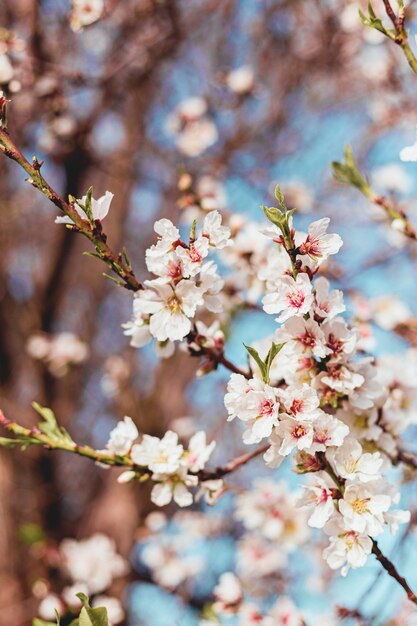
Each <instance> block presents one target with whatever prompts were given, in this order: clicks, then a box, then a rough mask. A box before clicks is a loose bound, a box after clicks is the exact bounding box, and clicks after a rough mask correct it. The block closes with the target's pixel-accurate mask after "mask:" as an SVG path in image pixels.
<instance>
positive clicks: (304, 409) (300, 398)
mask: <svg viewBox="0 0 417 626" xmlns="http://www.w3.org/2000/svg"><path fill="white" fill-rule="evenodd" d="M279 396H280V399H281V402H282V405H283V406H282V411H283V413H284V414H285V416H287V417H290V418H292V419H294V420H297V421H300V422H305V421H307V422H308V421H310V422H311V421H313V420H315V419H316V418H317V417H319V416H320V415H321V414H322V411H321V409H320V408H319V405H320V399H319V397H318V395H317V392H316V391H315V389H312V388H311V387H310V386H309V385H307V384H306V383H304V384H303V385H300V386H288V387H287V388H286V389H282V390H280V394H279Z"/></svg>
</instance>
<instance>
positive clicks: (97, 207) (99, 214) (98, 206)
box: [55, 191, 114, 224]
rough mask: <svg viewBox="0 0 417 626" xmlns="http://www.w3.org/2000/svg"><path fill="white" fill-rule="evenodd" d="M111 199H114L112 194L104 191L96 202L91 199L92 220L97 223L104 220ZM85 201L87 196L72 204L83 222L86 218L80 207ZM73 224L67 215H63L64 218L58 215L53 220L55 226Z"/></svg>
mask: <svg viewBox="0 0 417 626" xmlns="http://www.w3.org/2000/svg"><path fill="white" fill-rule="evenodd" d="M113 198H114V194H113V193H111V192H110V191H106V193H105V194H104V196H100V198H99V199H98V200H96V199H95V198H91V212H92V214H93V219H94V220H99V221H101V220H104V218H105V217H106V215H107V214H108V212H109V210H110V204H111V201H112V200H113ZM86 201H87V196H83V197H82V198H81V200H77V201H76V202H74V204H73V208H74V209H75V210H76V211H77V213H78V215H79V216H80V217H81V219H83V220H85V219H86V217H87V215H86V213H85V211H84V209H83V208H82V206H85V203H86ZM78 203H79V204H78ZM80 205H82V206H80ZM73 223H74V222H73V220H72V219H71V218H70V217H68V215H64V216H62V215H58V216H57V217H56V218H55V224H73Z"/></svg>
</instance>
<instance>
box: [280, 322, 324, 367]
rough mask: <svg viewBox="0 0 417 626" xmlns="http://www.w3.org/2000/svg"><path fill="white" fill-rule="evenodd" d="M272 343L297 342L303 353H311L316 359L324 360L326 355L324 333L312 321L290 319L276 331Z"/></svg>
mask: <svg viewBox="0 0 417 626" xmlns="http://www.w3.org/2000/svg"><path fill="white" fill-rule="evenodd" d="M274 341H275V342H276V343H284V342H287V341H294V342H297V344H298V345H299V346H300V347H301V349H302V350H303V352H307V353H309V352H311V353H312V354H313V355H314V356H315V357H317V358H324V357H325V356H326V354H327V353H328V349H327V348H326V345H325V337H324V333H323V331H322V330H321V328H320V326H319V325H318V324H317V322H315V321H314V320H313V319H308V320H305V319H304V318H302V317H291V318H290V319H289V320H287V321H286V322H285V324H284V325H283V326H282V327H281V328H279V329H278V330H277V331H276V333H275V335H274Z"/></svg>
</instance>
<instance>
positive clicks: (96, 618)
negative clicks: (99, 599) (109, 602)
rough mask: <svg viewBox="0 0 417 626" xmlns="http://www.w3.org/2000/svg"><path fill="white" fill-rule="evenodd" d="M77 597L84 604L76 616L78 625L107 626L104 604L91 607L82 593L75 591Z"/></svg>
mask: <svg viewBox="0 0 417 626" xmlns="http://www.w3.org/2000/svg"><path fill="white" fill-rule="evenodd" d="M77 597H78V598H79V599H80V600H81V602H82V603H83V605H84V606H83V608H82V609H81V613H80V617H79V618H78V619H79V626H109V620H108V617H107V609H106V608H105V607H104V606H98V607H96V608H94V609H92V608H91V606H90V604H89V601H88V598H87V596H86V595H85V594H84V593H77Z"/></svg>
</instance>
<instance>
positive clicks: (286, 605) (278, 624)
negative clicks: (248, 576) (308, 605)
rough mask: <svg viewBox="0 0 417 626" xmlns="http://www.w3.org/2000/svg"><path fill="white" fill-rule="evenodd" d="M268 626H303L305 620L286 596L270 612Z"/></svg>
mask: <svg viewBox="0 0 417 626" xmlns="http://www.w3.org/2000/svg"><path fill="white" fill-rule="evenodd" d="M268 618H269V619H270V620H271V621H268V622H267V623H266V624H267V625H268V626H303V624H304V623H305V622H304V618H303V615H302V613H301V612H300V611H299V610H298V609H297V608H296V607H295V606H294V604H293V603H292V602H291V600H290V599H289V598H287V597H286V596H283V597H280V598H279V600H278V601H277V602H276V603H275V604H274V605H273V606H272V608H271V609H270V610H269V611H268Z"/></svg>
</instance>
